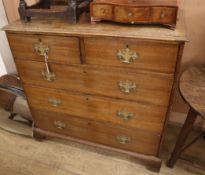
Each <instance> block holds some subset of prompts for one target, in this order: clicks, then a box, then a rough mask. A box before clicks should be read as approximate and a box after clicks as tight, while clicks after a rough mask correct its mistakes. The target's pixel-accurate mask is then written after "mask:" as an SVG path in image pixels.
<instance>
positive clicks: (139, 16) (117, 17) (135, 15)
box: [113, 6, 150, 24]
mask: <svg viewBox="0 0 205 175" xmlns="http://www.w3.org/2000/svg"><path fill="white" fill-rule="evenodd" d="M149 19H150V8H149V7H148V8H144V7H143V8H131V7H121V6H115V7H114V18H113V20H114V21H116V22H124V23H129V22H130V23H133V24H134V23H135V22H143V21H144V22H147V21H149Z"/></svg>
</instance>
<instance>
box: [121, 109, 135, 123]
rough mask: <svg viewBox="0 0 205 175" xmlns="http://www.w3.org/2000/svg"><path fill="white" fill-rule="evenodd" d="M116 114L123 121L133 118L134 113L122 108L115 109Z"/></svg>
mask: <svg viewBox="0 0 205 175" xmlns="http://www.w3.org/2000/svg"><path fill="white" fill-rule="evenodd" d="M117 116H118V117H119V118H121V119H123V120H125V121H128V120H131V119H132V118H134V116H135V114H134V113H133V112H128V111H127V110H124V111H117Z"/></svg>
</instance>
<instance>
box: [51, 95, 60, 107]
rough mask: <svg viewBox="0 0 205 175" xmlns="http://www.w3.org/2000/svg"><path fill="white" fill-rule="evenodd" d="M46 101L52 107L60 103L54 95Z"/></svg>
mask: <svg viewBox="0 0 205 175" xmlns="http://www.w3.org/2000/svg"><path fill="white" fill-rule="evenodd" d="M48 103H49V104H51V105H52V106H53V107H58V106H60V105H61V104H62V101H61V100H59V99H57V98H55V97H49V98H48Z"/></svg>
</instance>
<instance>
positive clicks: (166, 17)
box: [90, 0, 178, 28]
mask: <svg viewBox="0 0 205 175" xmlns="http://www.w3.org/2000/svg"><path fill="white" fill-rule="evenodd" d="M90 9H91V10H90V11H91V22H92V23H95V22H98V21H102V20H107V21H114V22H120V23H128V24H162V25H165V26H168V27H170V28H175V26H176V21H177V13H178V6H177V0H166V1H165V0H94V1H93V2H92V3H91V6H90Z"/></svg>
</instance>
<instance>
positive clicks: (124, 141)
mask: <svg viewBox="0 0 205 175" xmlns="http://www.w3.org/2000/svg"><path fill="white" fill-rule="evenodd" d="M116 140H117V141H118V142H119V143H120V144H123V145H125V144H129V143H130V142H131V138H130V137H127V136H125V135H119V136H117V137H116Z"/></svg>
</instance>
